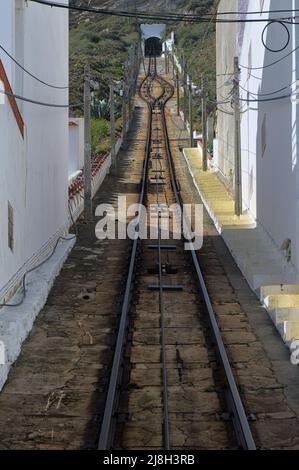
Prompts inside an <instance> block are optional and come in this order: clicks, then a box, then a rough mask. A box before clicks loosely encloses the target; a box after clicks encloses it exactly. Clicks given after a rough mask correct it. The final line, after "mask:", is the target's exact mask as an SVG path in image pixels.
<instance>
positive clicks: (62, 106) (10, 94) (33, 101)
mask: <svg viewBox="0 0 299 470" xmlns="http://www.w3.org/2000/svg"><path fill="white" fill-rule="evenodd" d="M0 93H2V94H3V95H6V96H12V97H13V98H15V99H17V100H21V101H26V102H27V103H32V104H38V105H39V106H47V107H49V108H77V107H78V106H82V103H78V104H72V105H69V104H52V103H44V102H42V101H36V100H32V99H30V98H25V97H24V96H20V95H15V94H14V93H10V92H8V91H4V90H0Z"/></svg>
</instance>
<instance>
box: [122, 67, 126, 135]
mask: <svg viewBox="0 0 299 470" xmlns="http://www.w3.org/2000/svg"><path fill="white" fill-rule="evenodd" d="M122 122H123V130H122V137H123V143H124V141H125V138H126V134H127V64H125V69H124V78H123V90H122Z"/></svg>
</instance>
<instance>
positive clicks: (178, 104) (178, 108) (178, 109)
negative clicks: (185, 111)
mask: <svg viewBox="0 0 299 470" xmlns="http://www.w3.org/2000/svg"><path fill="white" fill-rule="evenodd" d="M176 95H177V105H176V106H177V115H178V116H179V115H180V78H179V71H178V69H177V71H176Z"/></svg>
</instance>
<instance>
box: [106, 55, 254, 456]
mask: <svg viewBox="0 0 299 470" xmlns="http://www.w3.org/2000/svg"><path fill="white" fill-rule="evenodd" d="M139 93H140V96H141V98H142V99H143V100H144V101H146V103H147V105H148V130H147V139H146V149H145V159H144V166H143V175H142V181H141V185H140V197H139V202H140V204H142V205H144V206H145V207H146V210H147V216H148V218H150V216H151V217H152V219H151V220H155V221H156V222H155V223H156V226H155V229H156V233H155V237H152V235H151V237H150V238H149V239H147V240H140V239H139V238H136V239H135V240H134V241H133V242H132V250H131V257H130V263H129V269H128V274H127V282H126V288H125V292H124V296H123V303H122V309H121V318H120V324H119V330H118V337H117V341H116V347H115V352H114V359H113V364H112V368H111V376H110V381H109V387H108V390H107V398H106V405H105V409H104V414H103V420H102V425H101V432H100V437H99V445H98V448H99V449H101V450H102V449H106V450H107V449H138V448H139V449H165V450H169V449H188V448H189V449H210V448H212V449H217V448H218V449H223V448H243V449H250V450H254V449H255V443H254V440H253V437H252V434H251V430H250V427H249V423H248V420H247V417H246V414H245V410H244V407H243V404H242V401H241V399H240V395H239V392H238V389H237V386H236V383H235V380H234V377H233V373H232V370H231V367H230V364H229V360H228V357H227V354H226V351H225V347H224V344H223V341H222V338H221V334H220V331H219V328H218V325H217V321H216V318H215V315H214V312H213V309H212V304H211V301H210V298H209V295H208V291H207V289H206V286H205V282H204V279H203V276H202V273H201V270H200V266H199V263H198V258H197V254H196V251H195V249H191V251H189V252H186V251H185V250H184V240H178V239H175V235H174V233H173V232H172V233H171V235H170V237H169V238H168V239H167V240H164V239H163V228H164V226H165V225H164V224H165V221H166V219H167V222H169V223H170V219H171V218H172V216H171V215H170V213H169V212H165V213H164V211H163V207H169V206H171V205H172V204H179V205H181V204H182V201H181V198H180V193H179V187H178V183H177V181H176V177H175V170H174V164H173V161H172V155H171V151H170V145H169V140H168V132H167V123H166V117H165V106H166V104H167V102H168V100H169V99H170V98H171V97H172V96H173V93H174V89H173V87H172V85H171V84H170V83H168V82H167V81H165V80H164V79H163V78H162V77H160V76H158V75H157V67H156V59H155V58H154V57H152V58H150V59H149V66H148V74H147V76H146V77H145V79H144V81H143V82H142V84H141V86H140V91H139ZM153 205H156V207H157V210H156V213H155V214H152V213H150V210H152V209H151V208H152V207H153ZM139 218H140V219H139V223H140V224H141V214H140V213H139ZM193 248H194V247H193ZM224 415H226V416H227V417H228V418H229V419H228V420H226V421H225V420H223V419H220V418H219V417H220V416H222V417H223V416H224Z"/></svg>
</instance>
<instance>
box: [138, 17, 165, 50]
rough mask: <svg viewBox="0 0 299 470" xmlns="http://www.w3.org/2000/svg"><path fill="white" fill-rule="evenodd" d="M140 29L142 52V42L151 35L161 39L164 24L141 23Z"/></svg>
mask: <svg viewBox="0 0 299 470" xmlns="http://www.w3.org/2000/svg"><path fill="white" fill-rule="evenodd" d="M140 29H141V39H142V43H141V44H142V50H143V53H144V42H145V41H146V40H147V39H149V38H152V37H155V38H160V39H162V35H163V33H164V32H165V30H166V26H165V24H160V23H157V24H142V25H141V26H140Z"/></svg>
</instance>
